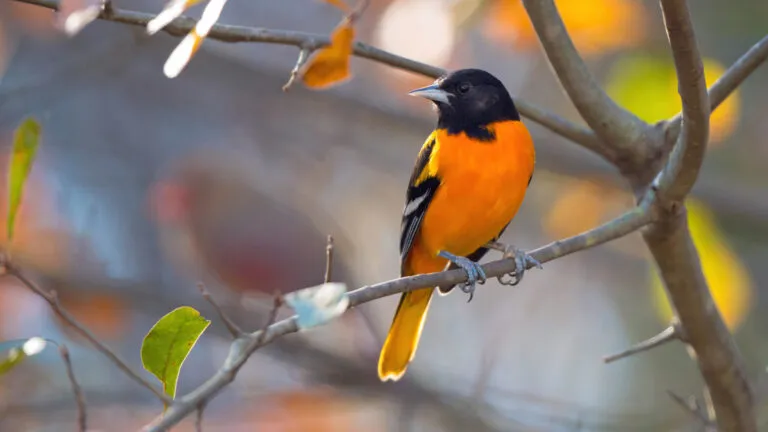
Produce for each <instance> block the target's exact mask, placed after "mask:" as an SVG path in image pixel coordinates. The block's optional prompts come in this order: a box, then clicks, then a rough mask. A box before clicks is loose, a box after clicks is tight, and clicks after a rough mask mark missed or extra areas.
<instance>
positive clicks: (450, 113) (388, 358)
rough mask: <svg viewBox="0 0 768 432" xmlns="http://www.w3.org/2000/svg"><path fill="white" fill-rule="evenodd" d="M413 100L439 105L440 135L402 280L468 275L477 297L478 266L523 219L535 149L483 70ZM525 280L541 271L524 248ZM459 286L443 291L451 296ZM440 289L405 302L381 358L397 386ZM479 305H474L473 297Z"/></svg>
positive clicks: (454, 77)
mask: <svg viewBox="0 0 768 432" xmlns="http://www.w3.org/2000/svg"><path fill="white" fill-rule="evenodd" d="M410 94H411V95H414V96H421V97H423V98H426V99H429V100H431V101H432V102H433V103H434V105H435V107H436V109H437V112H438V120H437V128H436V129H435V131H433V132H432V133H431V134H430V135H429V137H427V140H426V141H425V143H424V145H423V146H422V148H421V151H420V152H419V155H418V158H417V160H416V166H415V167H414V169H413V173H412V174H411V179H410V181H409V183H408V190H407V193H406V204H405V208H404V210H403V216H402V226H401V233H400V262H401V267H400V273H401V275H402V276H410V275H415V274H422V273H432V272H438V271H442V270H444V269H445V268H446V267H447V266H448V265H450V267H453V268H457V267H458V268H462V269H464V270H465V271H466V272H467V279H468V280H467V283H466V284H464V285H463V286H462V290H463V291H465V292H467V293H469V294H470V296H471V294H472V292H473V291H474V285H475V282H477V281H481V282H482V281H484V280H485V273H484V272H483V270H482V268H481V267H480V265H479V264H478V263H477V261H478V260H480V258H482V257H483V256H484V255H485V253H486V252H487V251H488V249H487V247H485V245H486V244H487V243H488V242H490V241H495V240H496V239H498V237H499V236H500V235H501V234H502V233H503V231H504V229H505V228H506V227H507V225H508V224H509V223H510V221H512V218H513V217H514V216H515V214H516V213H517V210H518V208H519V207H520V204H521V203H522V201H523V198H524V197H525V192H526V190H527V188H528V185H529V184H530V181H531V178H532V176H533V169H534V165H535V158H536V157H535V151H534V147H533V141H532V139H531V136H530V134H529V133H528V130H527V129H526V127H525V125H523V123H522V122H521V121H520V115H519V113H518V112H517V109H516V108H515V104H514V103H513V102H512V98H511V97H510V95H509V93H508V92H507V90H506V89H505V88H504V85H503V84H502V83H501V81H499V80H498V79H497V78H496V77H494V76H493V75H491V74H489V73H488V72H485V71H482V70H479V69H463V70H458V71H455V72H453V73H450V74H448V75H447V76H445V77H442V78H440V79H438V80H437V81H436V82H435V83H434V84H433V85H431V86H428V87H424V88H420V89H417V90H413V91H411V92H410ZM515 258H516V261H517V264H518V265H517V269H518V271H517V272H516V276H517V278H518V279H519V278H520V277H522V271H523V270H524V268H525V265H526V264H528V263H532V264H535V265H538V263H537V262H536V261H535V260H534V259H533V258H531V257H530V256H528V255H526V254H525V253H523V252H522V251H519V250H516V249H515ZM452 288H453V287H452V286H449V287H439V291H440V292H441V293H442V294H446V293H447V292H448V291H450V290H451V289H452ZM433 291H434V288H424V289H419V290H415V291H411V292H408V293H405V294H403V295H402V297H401V298H400V303H399V305H398V307H397V311H396V312H395V317H394V319H393V320H392V325H391V327H390V330H389V334H388V335H387V339H386V340H385V342H384V346H383V347H382V349H381V354H380V357H379V367H378V372H379V378H380V379H381V380H382V381H387V380H390V379H391V380H393V381H397V380H398V379H400V378H401V377H402V376H403V374H404V373H405V370H406V368H407V367H408V363H410V361H411V360H412V359H413V356H414V354H415V353H416V347H417V345H418V343H419V337H420V336H421V331H422V328H423V327H424V320H425V318H426V315H427V309H428V308H429V303H430V300H431V298H432V293H433ZM470 298H471V297H470Z"/></svg>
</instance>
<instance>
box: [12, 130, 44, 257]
mask: <svg viewBox="0 0 768 432" xmlns="http://www.w3.org/2000/svg"><path fill="white" fill-rule="evenodd" d="M39 144H40V123H38V122H37V120H35V119H34V118H32V117H28V118H26V119H24V121H23V122H21V124H20V125H19V127H18V128H16V132H15V133H14V136H13V154H12V155H11V161H10V166H9V168H8V218H7V220H6V235H7V237H8V241H9V242H10V241H11V240H13V231H14V228H15V226H16V214H17V213H18V211H19V206H21V200H22V198H23V193H24V185H25V184H26V182H27V177H28V176H29V172H30V171H31V170H32V164H33V163H34V161H35V156H36V155H37V147H38V146H39Z"/></svg>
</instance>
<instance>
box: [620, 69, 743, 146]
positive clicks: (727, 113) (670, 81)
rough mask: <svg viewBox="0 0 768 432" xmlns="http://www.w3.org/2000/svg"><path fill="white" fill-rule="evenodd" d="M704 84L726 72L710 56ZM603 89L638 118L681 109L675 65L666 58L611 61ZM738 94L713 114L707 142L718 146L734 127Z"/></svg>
mask: <svg viewBox="0 0 768 432" xmlns="http://www.w3.org/2000/svg"><path fill="white" fill-rule="evenodd" d="M703 63H704V73H705V76H706V83H707V86H711V85H712V84H714V83H715V81H717V79H718V78H719V77H720V76H721V75H722V74H723V73H725V68H724V67H723V65H721V64H720V63H719V62H717V61H716V60H714V59H711V58H704V59H703ZM606 91H607V92H608V94H609V95H610V96H611V97H613V98H614V99H615V100H616V101H617V102H618V103H619V104H620V105H622V106H623V107H625V108H627V109H628V110H630V111H632V112H633V113H635V114H636V115H637V116H638V117H640V118H641V119H643V120H645V121H647V122H650V123H655V122H658V121H660V120H664V119H667V118H669V117H672V116H673V115H675V114H677V113H678V112H680V109H681V108H682V104H681V102H680V96H679V95H678V92H677V75H676V74H675V67H674V64H673V63H672V61H671V60H669V59H668V58H666V57H664V58H660V57H655V56H651V55H645V54H639V55H637V54H635V55H629V56H626V57H624V58H622V59H620V60H618V61H617V62H616V63H614V65H613V67H612V68H611V71H610V73H609V76H608V79H607V85H606ZM739 98H740V96H739V93H738V90H737V91H735V92H734V93H733V94H731V96H730V97H729V98H728V99H726V100H725V101H724V102H723V103H722V104H720V106H719V107H718V108H717V110H715V111H714V112H713V113H712V117H711V118H710V143H711V144H713V145H717V144H718V143H720V142H722V141H723V140H724V139H725V138H727V137H728V136H729V135H730V134H731V133H732V132H733V131H734V129H735V128H736V124H737V122H738V118H739Z"/></svg>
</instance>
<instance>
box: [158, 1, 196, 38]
mask: <svg viewBox="0 0 768 432" xmlns="http://www.w3.org/2000/svg"><path fill="white" fill-rule="evenodd" d="M197 3H200V0H171V1H169V2H168V3H166V4H165V7H164V8H163V10H162V12H160V13H159V14H158V15H157V16H156V17H154V18H153V19H152V20H151V21H150V22H148V23H147V33H148V34H150V35H153V34H155V33H157V32H158V31H160V30H162V29H163V28H164V27H165V26H167V25H168V24H170V23H171V21H173V20H175V19H176V18H178V17H180V16H181V14H183V13H184V11H185V10H187V9H189V8H191V7H192V6H194V5H195V4H197Z"/></svg>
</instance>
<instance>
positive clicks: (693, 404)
mask: <svg viewBox="0 0 768 432" xmlns="http://www.w3.org/2000/svg"><path fill="white" fill-rule="evenodd" d="M667 394H668V395H669V397H671V398H672V400H673V401H675V402H676V403H677V404H678V405H680V408H682V409H683V410H684V411H685V412H687V413H688V414H690V415H691V416H693V418H695V419H696V420H697V421H698V422H699V423H701V424H702V425H704V427H706V428H707V430H708V431H709V430H710V429H709V428H711V427H712V426H714V425H713V424H712V422H711V421H710V420H709V418H707V416H706V414H704V412H703V410H702V409H701V406H699V401H697V400H696V398H695V397H694V396H690V397H688V399H687V400H686V399H685V398H683V397H682V396H680V395H679V394H677V393H675V392H673V391H671V390H667Z"/></svg>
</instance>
